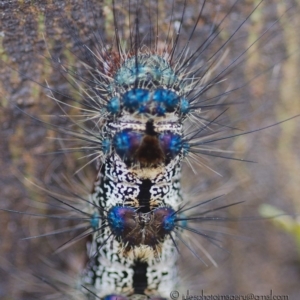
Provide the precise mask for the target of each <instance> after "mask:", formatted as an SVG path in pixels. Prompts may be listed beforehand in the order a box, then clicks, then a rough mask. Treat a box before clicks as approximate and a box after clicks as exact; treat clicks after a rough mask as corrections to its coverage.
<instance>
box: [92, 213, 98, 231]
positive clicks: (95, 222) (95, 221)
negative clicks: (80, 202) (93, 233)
mask: <svg viewBox="0 0 300 300" xmlns="http://www.w3.org/2000/svg"><path fill="white" fill-rule="evenodd" d="M90 224H91V227H92V229H93V230H96V229H97V228H98V227H99V215H98V214H97V213H96V212H95V213H93V215H92V217H91V220H90Z"/></svg>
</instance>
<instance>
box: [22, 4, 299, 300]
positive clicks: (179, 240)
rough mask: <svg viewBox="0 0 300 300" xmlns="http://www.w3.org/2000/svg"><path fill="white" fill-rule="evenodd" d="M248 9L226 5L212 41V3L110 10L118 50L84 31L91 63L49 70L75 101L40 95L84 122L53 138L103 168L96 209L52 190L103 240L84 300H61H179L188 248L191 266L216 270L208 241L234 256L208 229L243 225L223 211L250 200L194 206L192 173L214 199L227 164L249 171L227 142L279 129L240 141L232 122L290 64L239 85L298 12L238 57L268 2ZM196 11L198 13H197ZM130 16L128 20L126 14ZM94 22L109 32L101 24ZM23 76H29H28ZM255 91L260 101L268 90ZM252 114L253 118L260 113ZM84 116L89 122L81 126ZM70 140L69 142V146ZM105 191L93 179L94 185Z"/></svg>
mask: <svg viewBox="0 0 300 300" xmlns="http://www.w3.org/2000/svg"><path fill="white" fill-rule="evenodd" d="M240 2H241V1H236V2H234V3H229V4H228V5H224V7H225V8H224V10H225V13H224V12H223V11H222V10H220V16H214V17H215V18H216V21H214V22H212V23H213V25H210V26H208V27H209V28H207V32H206V34H203V36H200V33H201V32H202V30H203V26H204V25H203V22H204V21H203V20H205V18H206V15H207V14H208V15H209V13H208V12H207V11H208V10H209V9H211V8H213V9H215V10H216V9H217V7H218V6H217V5H213V4H211V3H209V2H208V1H196V3H194V2H193V1H191V2H189V1H183V2H180V1H178V2H173V3H164V4H165V5H166V6H167V9H166V8H164V9H161V7H160V4H159V3H156V4H155V3H152V1H149V3H147V4H144V3H141V2H140V1H136V2H135V1H133V2H132V1H129V3H127V4H124V3H119V2H118V1H116V2H115V3H109V4H105V5H104V4H103V5H101V6H100V7H101V8H102V11H103V12H104V13H103V15H102V18H103V20H109V19H110V18H111V17H112V18H113V20H114V21H112V23H111V24H113V25H112V28H113V30H111V28H110V31H113V32H114V37H113V38H112V39H111V40H110V41H109V42H108V43H107V41H105V37H104V36H103V35H102V34H99V33H98V31H97V30H98V29H96V30H95V31H94V33H93V34H92V39H94V42H95V44H96V45H90V44H89V42H88V41H86V40H85V41H84V42H83V41H82V39H81V38H79V37H78V36H77V34H76V33H74V30H73V28H72V29H70V32H71V36H72V37H73V39H74V40H75V44H76V46H77V47H78V48H79V54H77V53H76V54H75V55H74V54H72V55H73V59H74V58H75V60H76V59H77V57H80V55H82V53H83V58H81V59H80V60H82V61H79V62H75V63H74V62H73V64H70V63H69V61H67V62H65V61H64V57H63V56H64V55H65V54H64V55H63V54H62V55H61V56H62V57H60V56H59V55H56V53H54V54H52V53H51V51H50V53H51V54H50V59H49V60H50V62H51V64H52V65H53V66H54V69H56V72H57V71H59V72H60V73H61V74H62V77H67V79H68V81H69V82H70V85H71V86H72V88H73V89H74V90H75V92H74V93H73V94H67V93H65V92H64V91H63V89H64V87H63V88H57V89H56V88H52V87H51V85H48V83H47V84H44V83H41V82H40V81H39V83H37V85H40V86H42V88H44V89H46V90H47V91H48V94H49V96H50V97H51V98H53V99H54V100H55V102H56V103H57V104H58V105H59V106H61V109H62V112H63V114H64V116H63V118H64V117H65V116H66V115H67V116H68V115H71V113H72V112H71V111H70V110H72V109H74V110H76V113H75V114H74V117H72V116H71V117H70V119H71V122H72V123H73V124H72V126H71V129H70V128H68V127H63V125H61V124H60V125H56V124H55V122H50V124H48V125H46V127H47V126H48V127H50V128H51V127H52V129H55V130H56V131H58V132H59V133H60V134H62V135H63V136H65V135H68V136H69V137H70V136H71V138H72V139H73V138H75V139H77V140H78V139H79V140H81V141H82V143H81V144H80V146H79V147H78V146H76V149H75V150H78V149H79V150H80V151H83V152H84V153H85V154H86V153H87V154H86V155H87V157H88V160H90V161H89V162H91V163H94V162H96V163H97V175H96V176H97V179H96V180H95V182H94V184H93V191H92V193H91V195H90V196H89V198H88V199H86V198H85V199H84V201H82V200H83V199H82V198H78V197H77V196H78V195H77V193H75V192H74V194H73V196H74V197H73V198H75V202H74V201H70V202H69V201H66V200H63V198H60V197H58V196H57V194H55V193H53V192H52V190H51V189H50V191H48V194H50V196H51V195H52V197H54V198H55V199H56V201H58V202H59V203H60V205H61V207H62V208H63V209H64V210H67V212H68V213H69V214H70V215H71V216H72V217H71V216H68V217H67V218H66V219H68V218H69V221H70V220H71V221H74V220H79V221H80V222H82V224H83V225H82V226H79V227H76V226H74V230H75V229H78V228H80V229H81V228H84V229H85V231H84V232H83V233H82V234H80V235H78V237H76V238H75V240H79V239H80V238H82V237H85V236H86V235H91V238H90V240H89V241H88V246H87V250H88V251H87V252H88V255H87V256H88V263H87V265H86V267H85V270H84V271H83V274H82V275H81V277H80V280H79V281H77V286H78V287H77V290H76V291H75V292H74V293H71V292H70V293H69V292H68V291H62V289H61V288H59V285H58V286H56V285H55V284H52V281H51V280H49V281H48V280H47V282H48V283H50V284H49V285H52V286H54V287H55V288H56V289H57V291H58V292H59V296H57V294H56V296H53V297H54V299H55V297H56V298H61V297H63V296H66V298H71V299H102V298H105V299H115V298H118V299H126V298H127V297H147V296H148V297H151V298H153V299H161V298H167V297H169V295H170V292H171V291H172V290H176V289H178V286H180V284H179V283H180V281H181V280H182V278H181V277H180V275H179V270H178V265H179V263H180V261H181V260H182V259H183V257H182V256H183V255H181V252H182V250H181V247H183V248H185V249H186V250H187V252H188V253H185V252H184V255H185V256H187V257H190V256H191V257H194V259H193V260H192V261H194V260H195V259H196V260H202V259H203V258H202V256H201V255H200V254H199V253H198V252H200V251H203V252H204V254H205V255H206V256H207V257H208V259H211V258H210V254H209V253H208V251H205V250H203V249H202V246H201V245H200V246H199V245H197V242H198V240H199V239H200V238H203V239H204V240H206V241H208V242H209V243H211V244H212V245H213V246H216V247H218V248H221V249H222V248H223V247H222V244H221V243H220V239H218V238H215V237H214V236H213V235H214V234H215V233H216V234H220V235H224V236H227V235H226V233H225V234H224V233H223V232H222V230H216V229H210V228H208V229H205V225H206V223H212V224H213V225H215V224H220V225H221V226H222V225H223V223H222V222H226V221H229V220H234V218H232V219H230V218H228V217H226V216H224V214H223V213H224V212H223V210H224V209H227V208H229V207H230V206H234V205H235V204H237V203H239V202H240V198H237V200H235V201H229V204H228V203H225V204H224V203H222V204H220V205H216V206H213V207H210V208H204V207H205V205H207V204H208V205H210V204H212V203H215V202H218V200H219V199H221V198H219V196H220V195H221V193H220V192H215V191H214V193H213V194H214V195H213V196H212V197H209V196H208V195H203V196H201V197H200V196H199V195H197V197H195V199H194V202H192V203H187V202H188V201H189V200H190V198H191V197H190V196H189V195H187V194H186V192H184V191H183V190H182V188H181V185H182V182H183V183H184V179H186V178H185V177H184V176H183V178H182V175H181V173H182V163H183V162H187V165H188V166H190V167H191V170H190V171H188V173H186V174H189V175H188V176H189V178H188V180H190V181H194V182H193V183H194V184H196V185H197V184H198V181H197V180H194V178H192V177H193V176H192V175H191V174H192V172H195V173H197V172H198V173H199V174H200V177H203V180H202V178H201V179H200V180H202V182H204V183H202V186H200V187H199V189H198V190H197V189H196V194H197V193H201V194H206V193H207V185H209V186H211V188H212V189H214V188H213V187H214V184H213V182H214V181H216V180H215V179H213V180H212V179H210V176H211V174H213V172H216V173H219V172H220V171H219V169H218V167H216V165H218V164H220V162H221V163H222V164H225V160H226V159H230V160H242V159H240V156H236V155H232V154H231V151H226V146H227V145H226V143H225V145H223V142H226V141H229V142H230V143H231V142H232V140H234V139H235V138H237V137H239V136H241V137H244V136H247V135H248V133H251V132H255V131H261V130H262V129H265V128H267V127H269V126H268V125H270V124H273V123H275V122H273V123H270V122H267V123H264V125H262V126H251V130H248V131H244V132H243V131H239V129H237V126H235V124H234V122H233V121H232V120H230V121H228V117H227V116H225V114H226V113H227V111H226V110H227V107H232V106H233V109H234V110H235V109H236V110H237V111H239V109H237V108H236V107H238V105H234V104H236V102H240V99H241V98H242V97H243V95H240V94H239V91H240V90H242V88H245V89H247V88H248V87H250V88H256V82H257V81H255V80H256V79H257V78H259V77H260V76H263V75H264V73H265V72H268V71H270V70H273V71H274V70H275V71H276V67H277V66H279V65H280V64H281V63H282V61H284V60H285V59H286V57H287V56H288V55H285V56H284V57H282V56H280V55H279V56H280V57H279V59H278V58H277V55H276V54H275V55H274V56H272V57H271V58H270V61H271V62H269V64H266V66H263V67H262V69H259V68H258V69H259V70H258V71H257V73H255V72H254V74H253V73H252V72H253V70H252V72H249V73H251V74H250V75H247V76H246V78H243V80H244V81H243V80H241V81H239V82H238V83H237V84H234V82H233V80H232V79H231V76H232V73H234V72H237V73H238V72H239V70H240V69H242V66H243V63H244V64H245V65H247V62H248V61H251V59H252V57H251V55H254V56H255V53H258V52H259V51H260V47H264V45H261V44H263V43H262V41H263V42H266V45H268V43H267V42H269V43H270V41H271V43H272V42H273V41H274V39H272V38H273V36H272V35H273V34H274V32H275V34H277V31H276V30H274V31H273V29H274V28H276V29H277V27H276V26H277V25H278V23H280V21H281V18H282V15H283V16H285V15H288V13H289V12H290V10H289V8H287V7H284V9H283V10H282V13H281V14H280V15H279V16H277V17H276V18H275V19H274V20H272V21H269V23H267V25H266V27H265V28H264V30H263V31H261V32H260V33H259V34H258V35H257V36H255V37H254V38H253V37H252V39H251V41H250V42H249V44H248V45H247V46H243V47H241V49H235V48H231V47H230V46H231V45H230V44H231V42H232V41H233V40H235V39H236V40H239V39H241V40H242V38H243V34H244V31H243V28H244V27H246V26H247V21H248V20H251V19H252V18H254V17H255V16H256V15H257V14H258V13H260V9H261V7H262V6H263V5H267V4H266V3H267V1H261V2H257V3H256V2H255V3H254V4H249V5H246V4H243V3H240ZM60 4H61V5H62V4H63V3H60ZM239 5H240V6H242V7H243V8H244V9H245V11H246V13H245V14H243V15H242V17H241V19H240V20H238V22H237V24H238V25H236V26H235V27H234V28H231V27H230V26H231V25H228V27H226V26H225V25H224V24H225V23H226V22H229V21H230V20H231V18H233V19H234V16H235V10H238V9H241V8H239ZM291 5H292V6H291V7H293V8H298V6H297V5H295V4H291ZM96 8H98V4H96V3H94V4H87V3H86V4H85V8H84V10H83V11H85V13H87V11H89V10H90V9H91V10H92V11H96ZM194 8H195V11H197V13H194V14H192V13H191V10H192V9H194ZM47 9H48V8H47ZM51 9H53V8H52V7H51ZM51 9H50V8H49V11H51ZM124 9H125V11H126V10H128V11H127V12H125V13H124ZM159 10H163V11H164V12H166V11H167V12H168V13H166V15H167V17H166V19H167V20H168V21H167V26H163V25H161V26H162V27H164V30H165V32H160V30H159V28H160V25H158V23H159V20H158V18H159ZM59 11H60V13H59V14H58V17H59V18H60V19H63V12H62V9H61V8H59ZM295 11H296V9H295ZM212 15H213V14H212ZM211 17H212V16H211ZM155 18H156V20H155ZM124 19H128V25H124V24H126V22H125V21H124ZM100 20H102V19H100ZM285 21H286V20H285ZM86 22H87V23H89V22H92V23H95V24H96V25H99V22H98V24H97V19H96V17H95V15H94V13H93V14H92V17H91V19H90V20H86ZM107 22H108V23H109V21H107ZM253 22H254V21H253ZM100 23H101V22H100ZM186 24H188V25H189V26H187V27H189V28H190V30H189V31H188V30H187V28H186V27H185V25H186ZM104 25H105V26H108V27H109V25H107V24H104ZM222 26H225V29H226V30H227V29H228V31H229V33H228V32H227V31H226V30H223V28H222ZM248 26H249V25H248ZM282 26H283V27H284V25H282ZM66 27H71V26H69V23H68V22H67V23H64V24H63V28H66ZM204 27H205V26H204ZM108 31H109V30H108ZM246 31H247V30H246ZM199 32H200V33H199ZM107 33H108V32H107ZM108 35H109V33H108ZM184 36H185V38H183V37H184ZM126 38H127V42H126ZM182 39H183V40H184V41H182ZM195 41H196V44H195ZM217 41H218V43H217ZM46 42H47V41H46ZM237 44H238V42H237ZM239 44H241V41H239ZM107 45H109V46H107ZM58 48H59V47H58ZM232 49H233V50H232ZM231 50H232V53H231ZM252 51H253V52H252ZM70 52H72V50H71V51H70ZM253 53H254V54H253ZM72 55H71V56H72ZM65 56H67V55H65ZM228 57H229V58H228ZM275 58H276V59H275ZM273 59H274V61H273ZM71 60H72V59H71ZM275 71H274V72H275ZM20 74H21V75H24V74H23V73H22V71H20ZM25 78H26V79H27V77H26V76H25ZM252 82H255V83H253V84H252ZM35 84H36V83H35ZM236 92H237V93H238V94H235V93H236ZM255 92H257V93H258V94H259V92H260V91H255ZM247 100H248V98H247ZM48 101H49V100H48ZM250 102H251V101H250ZM78 105H79V106H80V107H79V108H78ZM251 105H252V102H251V104H250V106H251ZM245 106H246V107H247V108H249V105H248V106H247V104H246V105H245ZM69 108H70V110H69ZM256 110H259V109H255V111H256ZM78 111H79V113H78ZM235 113H236V114H237V112H235ZM29 114H30V115H31V116H32V115H33V114H32V113H31V112H29ZM77 114H79V115H80V116H79V118H80V121H77V120H76V121H74V119H75V118H76V117H77ZM245 116H246V114H244V115H243V117H245ZM289 116H291V114H289ZM231 117H232V116H231ZM235 117H236V116H235ZM238 118H239V117H238ZM245 118H246V117H245ZM38 119H39V120H41V118H40V117H38ZM282 119H283V118H280V120H282ZM42 121H43V122H44V123H49V121H48V120H46V121H45V120H43V119H42ZM276 124H277V123H276ZM74 125H75V126H74ZM62 141H63V142H64V143H68V142H69V141H68V140H67V139H64V138H63V139H62ZM72 142H73V140H71V141H70V143H72ZM72 146H73V145H72ZM72 146H69V149H67V150H66V151H64V153H65V155H66V156H68V155H69V153H71V152H72V151H73V150H74V148H73V147H72ZM77 147H78V148H77ZM228 152H229V153H228ZM208 158H211V159H210V160H208ZM224 159H225V160H224ZM243 160H244V159H243ZM58 161H62V160H58ZM215 161H216V163H215ZM89 162H88V163H89ZM198 165H200V166H201V168H199V166H198ZM58 168H59V167H58ZM205 169H207V170H210V171H209V172H211V173H208V172H207V171H206V170H205ZM221 169H222V168H221ZM225 169H226V168H225ZM57 172H58V173H59V171H57ZM221 173H222V171H221ZM93 180H94V178H93V177H92V176H91V177H90V179H89V186H90V185H91V183H92V182H93ZM58 181H59V180H58ZM220 181H221V179H220ZM51 184H52V183H51ZM73 188H74V187H73ZM71 190H72V187H71ZM74 190H75V188H74ZM71 194H72V191H71ZM76 201H77V202H78V203H76ZM19 210H22V209H19ZM78 213H79V215H77V214H78ZM74 214H75V216H76V217H73V216H74ZM83 215H84V216H83ZM51 217H52V216H49V217H48V219H49V220H51ZM61 219H63V217H61ZM70 230H73V229H72V227H71V228H70ZM61 231H63V230H61ZM54 233H55V232H54ZM40 235H42V234H40ZM72 243H73V240H72V241H71V242H70V243H67V245H66V246H73V244H72ZM195 244H196V246H195ZM64 246H65V245H63V246H62V248H64ZM70 248H72V247H69V249H70ZM195 248H196V249H195ZM199 249H200V250H199ZM69 251H70V250H69ZM211 260H212V259H211ZM212 261H213V260H212ZM74 277H76V276H74ZM194 281H195V282H197V280H194ZM74 285H75V284H74ZM75 294H76V295H75ZM77 294H79V296H78V295H77Z"/></svg>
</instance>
